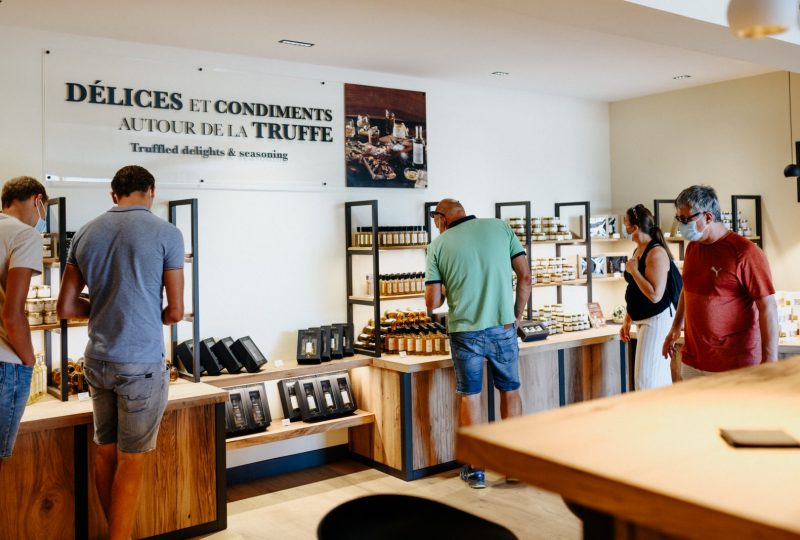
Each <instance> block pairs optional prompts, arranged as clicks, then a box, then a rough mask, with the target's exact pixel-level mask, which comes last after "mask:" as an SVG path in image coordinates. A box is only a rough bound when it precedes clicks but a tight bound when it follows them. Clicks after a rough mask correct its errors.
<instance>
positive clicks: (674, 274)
mask: <svg viewBox="0 0 800 540" xmlns="http://www.w3.org/2000/svg"><path fill="white" fill-rule="evenodd" d="M681 290H683V277H681V271H680V270H678V267H677V266H675V261H672V260H670V261H669V276H667V290H666V291H665V292H664V294H666V295H668V297H669V301H670V303H671V304H672V305H673V306H675V307H676V308H677V307H678V300H680V298H681Z"/></svg>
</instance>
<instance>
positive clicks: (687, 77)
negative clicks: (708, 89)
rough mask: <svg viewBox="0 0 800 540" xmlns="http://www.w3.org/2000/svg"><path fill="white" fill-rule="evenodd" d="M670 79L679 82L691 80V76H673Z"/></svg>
mask: <svg viewBox="0 0 800 540" xmlns="http://www.w3.org/2000/svg"><path fill="white" fill-rule="evenodd" d="M672 78H673V79H675V80H676V81H680V80H683V79H691V78H692V76H691V75H675V76H674V77H672Z"/></svg>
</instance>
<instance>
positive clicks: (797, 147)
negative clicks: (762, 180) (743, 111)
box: [783, 73, 800, 202]
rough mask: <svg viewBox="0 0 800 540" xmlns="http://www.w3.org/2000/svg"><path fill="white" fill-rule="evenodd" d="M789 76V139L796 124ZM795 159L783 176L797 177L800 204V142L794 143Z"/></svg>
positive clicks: (784, 170) (784, 169)
mask: <svg viewBox="0 0 800 540" xmlns="http://www.w3.org/2000/svg"><path fill="white" fill-rule="evenodd" d="M787 75H788V76H789V85H788V86H789V137H794V122H793V121H792V74H791V73H788V74H787ZM794 159H795V161H797V163H789V164H788V165H787V166H786V167H784V168H783V176H785V177H786V178H795V177H797V202H800V165H798V163H800V141H795V143H794Z"/></svg>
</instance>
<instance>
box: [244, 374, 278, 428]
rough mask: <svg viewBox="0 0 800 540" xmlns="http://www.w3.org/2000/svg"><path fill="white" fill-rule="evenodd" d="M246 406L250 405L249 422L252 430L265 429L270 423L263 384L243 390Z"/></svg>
mask: <svg viewBox="0 0 800 540" xmlns="http://www.w3.org/2000/svg"><path fill="white" fill-rule="evenodd" d="M244 391H245V397H246V398H247V402H248V405H250V420H251V424H252V426H253V428H254V429H257V430H262V429H267V427H269V425H270V423H271V422H272V415H271V414H270V413H269V404H268V403H267V391H266V389H265V388H264V383H259V384H253V385H251V386H248V387H247V388H245V389H244Z"/></svg>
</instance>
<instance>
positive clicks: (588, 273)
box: [555, 201, 592, 304]
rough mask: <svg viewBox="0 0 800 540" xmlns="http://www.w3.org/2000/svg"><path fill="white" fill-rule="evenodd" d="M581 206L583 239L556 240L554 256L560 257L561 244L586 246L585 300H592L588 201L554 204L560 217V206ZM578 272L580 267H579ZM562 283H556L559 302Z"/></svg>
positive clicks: (589, 209)
mask: <svg viewBox="0 0 800 540" xmlns="http://www.w3.org/2000/svg"><path fill="white" fill-rule="evenodd" d="M571 207H583V212H584V214H583V240H576V241H569V242H556V257H561V248H562V247H563V246H568V245H572V246H580V245H583V246H586V298H587V300H586V301H587V302H591V301H592V236H591V234H589V233H590V222H589V218H590V217H591V215H592V213H591V205H590V203H589V201H582V202H565V203H556V204H555V216H556V217H557V218H560V217H561V209H562V208H571ZM579 272H580V267H579ZM563 287H564V285H563V284H560V283H559V284H557V285H556V295H557V296H556V299H557V302H558V303H559V304H560V303H561V302H562V296H563V295H562V291H563Z"/></svg>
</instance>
